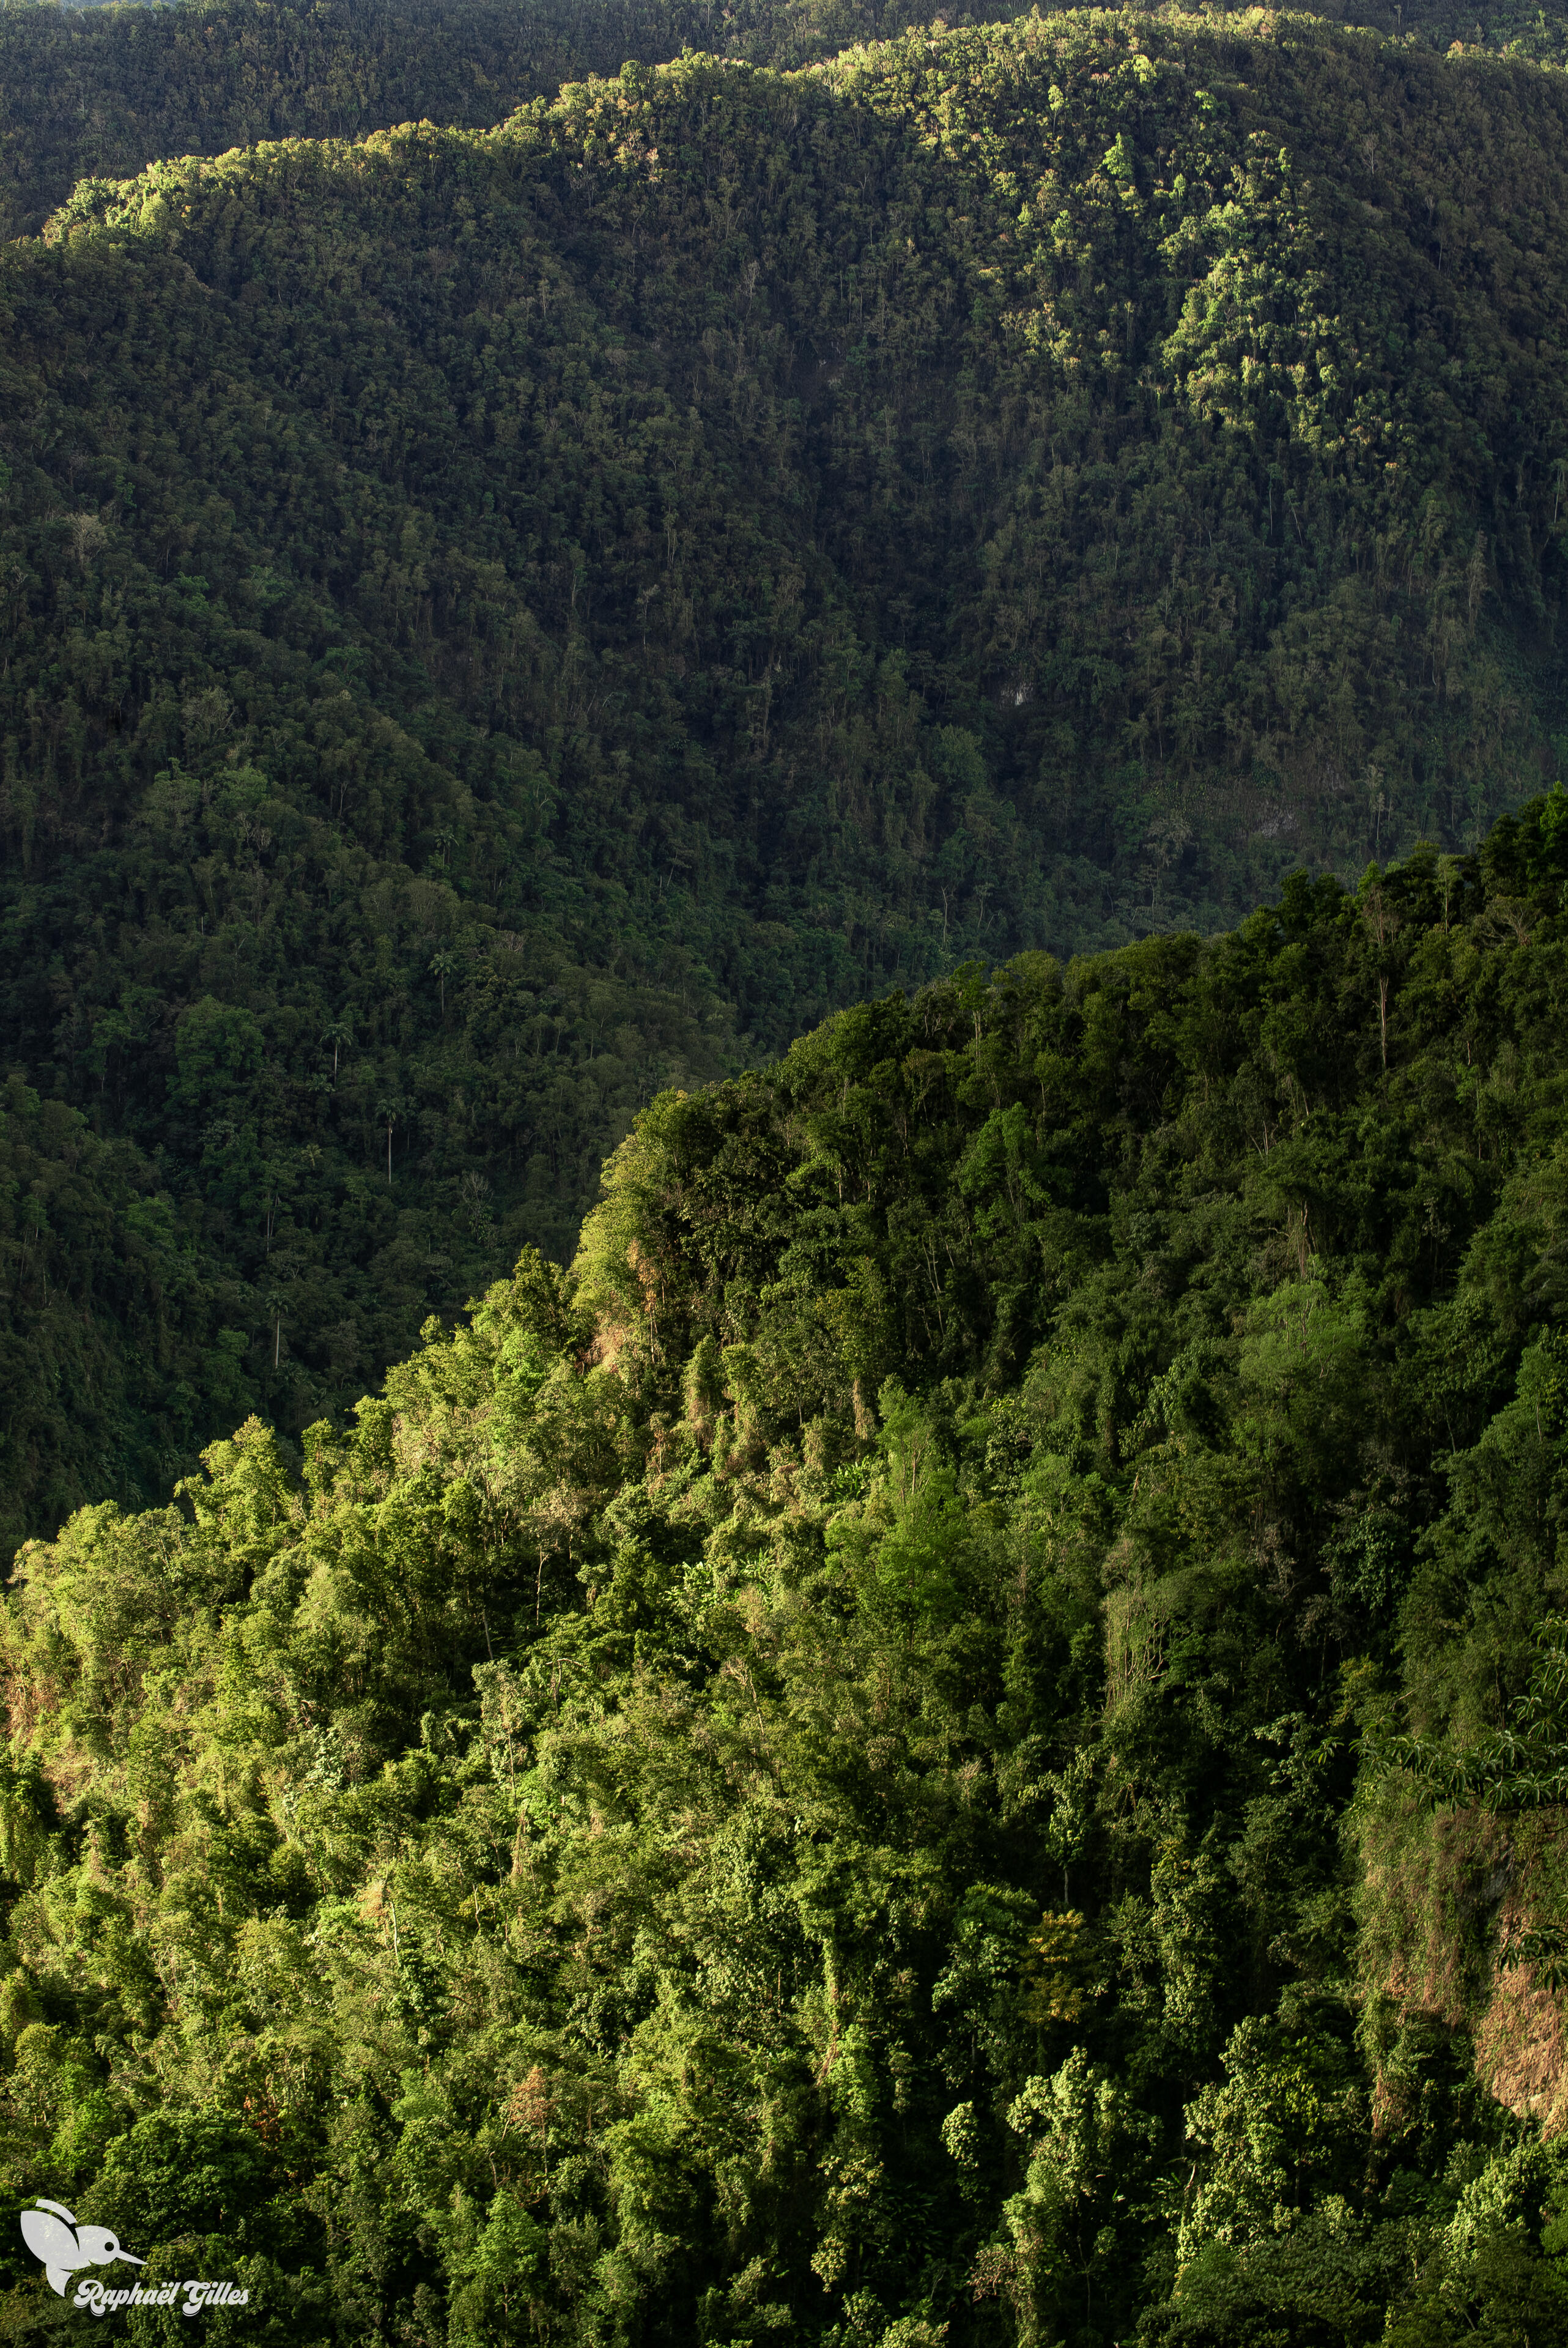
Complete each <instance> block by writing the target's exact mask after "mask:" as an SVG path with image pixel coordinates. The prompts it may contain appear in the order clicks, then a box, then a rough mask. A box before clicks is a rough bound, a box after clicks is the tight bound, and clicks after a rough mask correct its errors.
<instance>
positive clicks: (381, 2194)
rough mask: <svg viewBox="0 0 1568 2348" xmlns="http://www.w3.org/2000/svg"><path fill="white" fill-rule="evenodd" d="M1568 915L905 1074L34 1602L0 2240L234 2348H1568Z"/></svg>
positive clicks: (20, 1736)
mask: <svg viewBox="0 0 1568 2348" xmlns="http://www.w3.org/2000/svg"><path fill="white" fill-rule="evenodd" d="M1565 904H1568V797H1564V796H1563V794H1562V793H1561V792H1557V793H1554V794H1553V796H1551V797H1550V798H1544V799H1537V800H1536V801H1535V802H1533V803H1532V805H1531V806H1530V807H1528V808H1526V809H1525V810H1524V811H1523V813H1522V815H1521V816H1520V817H1519V818H1518V819H1503V820H1502V821H1501V823H1500V824H1499V825H1498V826H1497V827H1496V828H1495V829H1494V830H1493V831H1492V833H1491V837H1490V838H1489V839H1488V841H1487V842H1486V844H1485V846H1484V848H1483V849H1482V850H1481V851H1480V854H1479V855H1470V856H1458V855H1438V854H1437V853H1435V852H1433V851H1422V852H1419V853H1417V854H1413V855H1412V856H1410V857H1409V858H1408V859H1407V860H1404V861H1403V862H1402V863H1399V864H1397V865H1390V866H1387V867H1386V868H1382V869H1379V868H1377V867H1376V866H1374V867H1373V868H1371V869H1370V870H1368V871H1367V874H1366V875H1365V877H1364V879H1363V880H1362V881H1361V882H1360V883H1359V885H1358V886H1357V888H1355V889H1354V890H1351V891H1346V890H1345V889H1344V888H1342V887H1341V885H1340V884H1339V883H1338V882H1337V881H1336V880H1334V879H1333V878H1332V877H1331V876H1325V877H1321V878H1319V879H1317V880H1311V879H1309V878H1308V877H1307V876H1306V875H1305V874H1297V875H1295V876H1294V877H1293V878H1292V879H1291V880H1290V881H1289V883H1288V885H1287V886H1286V888H1285V889H1284V892H1283V894H1282V896H1281V898H1280V900H1279V901H1278V902H1277V903H1276V904H1274V906H1272V907H1270V908H1269V909H1267V910H1265V911H1261V912H1258V913H1255V914H1254V915H1253V916H1252V917H1251V918H1250V919H1249V920H1248V921H1247V922H1244V923H1243V925H1242V926H1241V928H1240V929H1239V930H1238V931H1236V932H1234V933H1233V934H1230V935H1227V936H1223V937H1220V938H1216V939H1213V940H1210V941H1207V942H1205V941H1201V940H1199V939H1197V938H1194V937H1191V936H1156V937H1150V938H1148V939H1146V940H1144V941H1141V942H1137V943H1134V944H1131V945H1129V946H1126V947H1124V948H1122V949H1120V950H1119V951H1117V952H1115V953H1109V954H1106V955H1103V956H1099V957H1093V958H1085V959H1079V960H1077V961H1074V962H1072V963H1069V964H1068V966H1067V967H1066V968H1065V969H1064V968H1063V967H1062V966H1061V965H1060V964H1059V963H1056V962H1054V961H1052V960H1051V959H1050V958H1048V957H1047V956H1046V955H1044V954H1038V953H1033V954H1026V955H1024V956H1022V957H1019V958H1017V959H1016V960H1015V961H1013V962H1011V963H1007V964H1006V965H1004V966H1002V967H1000V968H998V969H995V970H994V971H991V972H987V971H985V969H983V968H982V967H980V966H978V965H973V966H967V967H965V968H962V969H959V970H957V971H955V972H954V973H950V974H948V975H947V976H944V977H943V978H940V979H938V980H937V981H935V982H934V983H932V984H930V985H928V986H926V987H924V988H923V989H920V990H918V991H916V992H913V993H910V994H893V995H892V996H889V997H887V998H885V999H883V1000H882V1001H880V1002H877V1003H875V1004H870V1005H868V1006H866V1007H863V1008H861V1009H858V1010H853V1011H850V1012H847V1013H844V1014H840V1015H838V1016H836V1017H834V1018H833V1019H831V1020H830V1021H829V1022H828V1023H827V1024H826V1025H824V1026H822V1027H821V1028H820V1030H819V1031H817V1032H816V1033H814V1034H812V1035H809V1036H807V1037H806V1038H804V1039H803V1040H802V1041H800V1042H799V1043H797V1044H796V1045H794V1046H793V1047H792V1048H791V1049H790V1050H789V1052H788V1053H787V1054H786V1055H785V1056H784V1057H783V1058H782V1059H781V1060H779V1061H778V1062H776V1063H774V1064H772V1065H770V1066H768V1067H766V1068H763V1069H760V1070H757V1071H753V1072H751V1073H748V1074H743V1075H742V1076H739V1077H738V1078H736V1079H733V1080H731V1081H729V1082H727V1083H726V1084H724V1085H722V1086H717V1087H710V1088H707V1089H706V1090H703V1091H700V1092H695V1093H688V1094H685V1095H681V1094H674V1093H670V1094H665V1095H664V1096H663V1097H661V1098H660V1099H659V1100H658V1101H657V1102H656V1103H655V1104H654V1106H653V1107H651V1108H650V1109H648V1110H647V1111H646V1112H645V1114H644V1115H643V1116H642V1117H640V1118H639V1120H638V1122H637V1124H636V1126H635V1128H634V1130H633V1132H632V1134H631V1136H630V1137H629V1138H628V1139H627V1140H626V1142H625V1143H624V1145H623V1146H622V1148H620V1149H619V1151H618V1152H617V1153H616V1155H615V1157H614V1159H613V1160H612V1162H611V1164H610V1166H609V1168H608V1169H607V1170H606V1174H605V1179H604V1187H603V1197H602V1200H601V1202H600V1204H599V1205H598V1206H597V1207H596V1208H595V1210H593V1213H592V1214H591V1215H590V1217H589V1218H588V1220H587V1223H586V1225H585V1227H584V1231H583V1242H582V1246H581V1249H580V1251H579V1253H578V1255H577V1258H576V1261H575V1263H574V1265H573V1269H572V1271H571V1272H570V1273H569V1274H567V1273H563V1272H560V1271H558V1270H556V1269H555V1268H553V1267H552V1266H551V1265H550V1264H548V1263H547V1262H545V1261H544V1260H543V1259H542V1258H541V1257H540V1256H539V1255H538V1254H536V1253H534V1252H532V1251H528V1252H525V1254H524V1256H523V1258H522V1260H521V1262H520V1263H519V1265H518V1267H517V1271H516V1272H515V1275H514V1276H513V1277H512V1278H511V1280H509V1281H503V1282H500V1283H498V1284H497V1285H495V1286H493V1287H492V1288H491V1289H490V1292H489V1293H488V1294H487V1295H486V1297H485V1298H484V1299H483V1301H482V1302H481V1303H480V1305H479V1306H478V1307H477V1308H476V1310H475V1311H474V1313H472V1315H471V1317H469V1318H468V1319H466V1320H465V1321H464V1322H463V1323H461V1324H460V1325H459V1326H458V1327H457V1328H456V1329H455V1330H452V1331H448V1330H445V1329H443V1328H442V1327H441V1326H440V1325H439V1324H438V1323H435V1322H432V1323H431V1324H430V1326H429V1327H428V1329H427V1331H426V1332H425V1335H424V1338H423V1341H422V1343H421V1344H420V1346H419V1348H418V1350H417V1352H416V1353H415V1354H414V1355H413V1356H412V1358H411V1359H410V1360H408V1361H407V1363H405V1364H403V1365H400V1366H399V1367H397V1369H395V1370H394V1371H393V1372H392V1373H391V1375H389V1376H388V1377H387V1381H386V1383H385V1385H384V1387H383V1388H382V1389H381V1390H380V1391H379V1392H378V1393H377V1394H376V1395H374V1396H373V1397H371V1398H369V1399H367V1400H366V1401H364V1402H363V1403H362V1404H361V1405H360V1406H359V1409H358V1411H357V1414H356V1419H355V1423H354V1425H353V1426H352V1427H351V1428H350V1429H348V1430H347V1431H345V1430H344V1429H343V1428H342V1427H341V1426H336V1425H335V1424H333V1423H331V1422H324V1423H322V1424H320V1425H318V1426H314V1427H312V1428H310V1429H309V1430H307V1432H306V1434H305V1437H304V1445H303V1450H302V1451H301V1452H300V1453H298V1454H295V1453H294V1451H293V1450H292V1449H291V1447H289V1446H288V1445H286V1444H284V1443H283V1442H281V1441H280V1440H279V1438H278V1437H276V1436H275V1435H274V1434H273V1433H272V1432H270V1431H269V1430H268V1429H267V1428H266V1427H265V1426H263V1425H262V1424H261V1423H260V1422H259V1421H258V1420H255V1419H252V1420H249V1421H247V1422H246V1423H245V1424H243V1425H242V1426H240V1428H239V1429H238V1431H237V1433H235V1434H234V1435H233V1436H232V1439H228V1440H224V1441H222V1442H220V1443H217V1444H215V1445H213V1446H212V1447H211V1448H210V1449H209V1450H208V1452H207V1455H206V1457H205V1461H204V1463H203V1467H202V1469H201V1472H200V1473H199V1474H197V1475H196V1476H195V1477H193V1478H191V1479H189V1480H188V1481H187V1482H185V1483H184V1484H182V1486H181V1489H180V1491H179V1493H178V1494H177V1495H176V1497H175V1498H174V1500H173V1502H172V1503H171V1504H170V1506H168V1507H166V1508H161V1509H153V1510H150V1511H147V1512H144V1513H141V1514H127V1513H125V1512H123V1511H122V1510H120V1509H119V1508H117V1507H116V1506H115V1505H114V1504H113V1503H111V1502H107V1501H106V1502H104V1503H102V1504H100V1505H98V1506H96V1507H93V1508H89V1509H86V1510H84V1511H83V1512H82V1513H81V1514H80V1515H78V1516H77V1518H76V1519H74V1520H73V1521H72V1522H71V1524H70V1525H69V1526H67V1529H66V1530H65V1531H64V1532H63V1533H62V1534H61V1536H60V1537H59V1539H58V1540H57V1541H55V1542H52V1543H34V1544H32V1545H30V1546H28V1547H27V1548H26V1549H25V1550H23V1552H22V1554H21V1557H20V1559H19V1560H18V1566H17V1571H16V1574H15V1580H14V1582H13V1585H12V1589H11V1592H10V1594H9V1595H8V1597H7V1598H6V1600H5V1606H4V1611H3V1612H0V1646H3V1653H4V1671H5V1693H6V1702H7V1706H8V1718H9V1728H10V1740H11V1741H10V1746H9V1758H8V1761H7V1764H6V1769H7V1776H6V1781H5V1792H4V1800H3V1804H0V1819H3V1823H4V1837H3V1844H0V1849H3V1858H4V1867H5V1885H4V1890H5V1915H4V1924H5V1960H4V1962H5V1974H4V1980H3V1982H0V2020H3V2028H4V2038H5V2047H6V2050H7V2059H6V2067H5V2072H4V2075H3V2078H0V2164H3V2167H4V2173H5V2178H7V2180H8V2186H7V2189H8V2190H9V2192H10V2194H11V2196H12V2198H13V2199H14V2200H18V2201H23V2202H26V2200H28V2199H31V2197H32V2196H33V2195H34V2194H36V2193H37V2192H39V2191H46V2192H47V2193H48V2194H50V2195H51V2196H52V2197H54V2198H56V2199H59V2200H60V2201H61V2202H63V2203H65V2204H67V2205H68V2206H69V2207H70V2208H71V2209H74V2210H75V2211H76V2212H77V2215H78V2216H82V2217H85V2218H86V2219H88V2220H90V2221H93V2222H98V2223H101V2224H103V2225H106V2226H110V2227H112V2228H114V2229H115V2230H117V2231H118V2233H119V2239H120V2240H121V2241H122V2242H123V2243H125V2244H126V2245H128V2246H129V2248H131V2249H132V2250H136V2251H137V2252H138V2254H142V2253H144V2252H150V2253H151V2257H150V2264H149V2267H148V2268H147V2270H146V2272H145V2275H144V2276H143V2277H142V2278H141V2280H142V2281H148V2280H152V2281H156V2280H157V2279H158V2278H159V2277H160V2276H162V2275H165V2274H167V2275H170V2276H173V2275H191V2274H198V2275H211V2276H214V2277H218V2276H227V2277H230V2278H232V2280H233V2281H236V2282H237V2283H238V2284H239V2285H240V2286H241V2287H242V2288H243V2289H245V2290H246V2291H248V2292H249V2294H250V2298H249V2304H248V2306H247V2307H246V2308H245V2309H244V2310H243V2311H242V2312H232V2311H226V2310H222V2309H219V2310H215V2311H213V2312H211V2313H210V2314H209V2315H208V2316H207V2317H206V2318H205V2319H204V2321H206V2322H208V2323H209V2324H210V2326H211V2333H210V2336H211V2337H212V2338H214V2339H216V2340H220V2341H229V2340H233V2341H239V2340H241V2339H244V2340H248V2341H261V2342H269V2341H275V2342H279V2343H282V2342H284V2341H285V2340H286V2341H289V2342H291V2343H311V2348H317V2343H320V2348H325V2343H345V2344H346V2343H356V2348H357V2343H366V2342H387V2343H418V2348H437V2343H446V2348H469V2343H472V2348H481V2343H482V2348H496V2343H508V2342H515V2343H520V2348H521V2343H524V2342H528V2343H535V2342H543V2343H551V2342H561V2343H595V2348H612V2343H614V2348H620V2344H621V2343H624V2344H625V2348H634V2344H635V2348H655V2344H656V2348H665V2344H666V2343H667V2348H686V2343H691V2342H694V2341H695V2342H703V2343H730V2348H740V2343H752V2348H759V2344H760V2343H769V2342H779V2343H783V2342H786V2341H788V2342H799V2343H820V2348H829V2343H831V2348H861V2343H864V2348H985V2343H997V2348H1014V2343H1018V2348H1022V2343H1030V2348H1050V2343H1067V2348H1109V2343H1117V2342H1119V2343H1131V2342H1133V2341H1134V2340H1137V2341H1139V2342H1141V2343H1148V2348H1153V2343H1161V2348H1178V2343H1180V2348H1372V2343H1384V2348H1460V2343H1486V2348H1554V2343H1562V2342H1563V2341H1564V2340H1565V2339H1568V2159H1565V2158H1564V2156H1563V2151H1562V2149H1561V2148H1560V2146H1561V2143H1562V2139H1560V2138H1558V2139H1555V2140H1554V2139H1553V2134H1552V2131H1553V2128H1554V2127H1559V2126H1560V2125H1561V2122H1562V2120H1563V2116H1564V2108H1565V2105H1568V2068H1565V2065H1564V2059H1563V2036H1562V2026H1561V2019H1560V2005H1559V2000H1560V1997H1561V1994H1562V1992H1563V1984H1564V1982H1565V1981H1568V1878H1565V1877H1564V1873H1563V1856H1562V1854H1563V1842H1562V1835H1561V1822H1562V1817H1563V1803H1564V1800H1565V1799H1568V1611H1565V1610H1564V1606H1563V1593H1564V1582H1563V1523H1564V1506H1565V1496H1568V1375H1565V1365H1568V1276H1565V1264H1568V1159H1565V1156H1564V1148H1563V1097H1564V1088H1565V1085H1568V1056H1565V1053H1568V1047H1565V1045H1564V1040H1563V1039H1564V1035H1565V1034H1568V911H1564V907H1565ZM5 2257H6V2258H7V2259H8V2260H10V2261H11V2264H10V2267H9V2270H8V2271H9V2276H10V2281H9V2283H8V2285H7V2295H6V2296H5V2299H4V2300H3V2301H0V2306H3V2307H4V2311H5V2313H4V2322H5V2330H6V2333H7V2336H10V2337H20V2336H23V2335H24V2334H30V2333H32V2332H34V2331H37V2330H47V2329H50V2328H51V2327H52V2326H53V2325H55V2324H62V2325H63V2324H65V2323H67V2322H80V2321H81V2318H80V2317H77V2316H73V2315H72V2314H71V2312H70V2311H69V2308H68V2306H62V2305H61V2304H60V2303H59V2302H56V2301H54V2300H53V2299H51V2298H50V2295H49V2294H48V2292H47V2291H46V2289H45V2287H44V2285H43V2283H42V2282H41V2281H39V2280H38V2278H37V2275H36V2269H34V2268H33V2267H31V2265H30V2264H29V2262H28V2261H27V2260H26V2255H25V2253H24V2252H23V2251H22V2250H21V2248H20V2247H19V2245H18V2244H17V2243H16V2242H15V2240H8V2241H7V2244H6V2249H5ZM108 2281H109V2283H110V2285H115V2284H121V2283H123V2284H125V2286H126V2287H127V2288H129V2280H128V2278H127V2277H126V2276H124V2275H120V2274H117V2272H116V2271H113V2270H111V2271H109V2275H108ZM124 2320H125V2321H126V2322H127V2324H128V2327H129V2332H130V2334H131V2336H132V2337H135V2338H145V2339H149V2340H150V2339H155V2338H157V2339H161V2338H165V2337H168V2338H173V2337H175V2336H184V2335H182V2334H181V2325H182V2324H183V2322H184V2318H183V2317H182V2316H181V2314H180V2312H179V2310H178V2308H170V2309H169V2310H167V2311H165V2310H163V2309H161V2308H156V2309H151V2310H145V2311H134V2312H129V2313H128V2314H126V2315H125V2317H124Z"/></svg>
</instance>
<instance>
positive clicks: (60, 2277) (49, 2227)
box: [22, 2195, 147, 2299]
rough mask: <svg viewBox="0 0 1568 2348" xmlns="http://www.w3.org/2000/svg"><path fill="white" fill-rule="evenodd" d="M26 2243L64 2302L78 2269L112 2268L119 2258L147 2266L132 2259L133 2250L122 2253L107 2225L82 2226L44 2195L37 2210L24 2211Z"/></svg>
mask: <svg viewBox="0 0 1568 2348" xmlns="http://www.w3.org/2000/svg"><path fill="white" fill-rule="evenodd" d="M22 2240H24V2241H25V2242H26V2245H27V2248H28V2249H29V2250H31V2251H32V2253H33V2256H34V2257H35V2258H36V2259H37V2260H41V2262H42V2264H43V2269H44V2272H45V2273H46V2275H47V2277H48V2279H49V2289H50V2290H51V2291H57V2292H58V2293H59V2295H60V2297H61V2298H62V2299H64V2297H65V2295H66V2285H67V2283H68V2282H69V2281H70V2279H71V2277H72V2275H74V2274H75V2273H76V2271H77V2268H78V2267H103V2266H108V2265H109V2264H110V2262H111V2261H112V2260H115V2259H123V2260H125V2263H126V2265H127V2266H130V2267H144V2266H145V2265H146V2264H147V2260H145V2259H137V2258H132V2256H131V2254H130V2252H129V2250H121V2249H120V2247H119V2235H118V2234H111V2233H110V2232H109V2230H108V2227H107V2226H78V2225H77V2221H76V2219H74V2218H73V2217H72V2215H71V2213H70V2211H69V2210H68V2209H61V2207H60V2205H59V2203H58V2202H57V2201H46V2200H45V2199H43V2197H42V2196H41V2195H40V2196H39V2199H38V2203H37V2207H36V2209H24V2210H23V2212H22Z"/></svg>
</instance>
